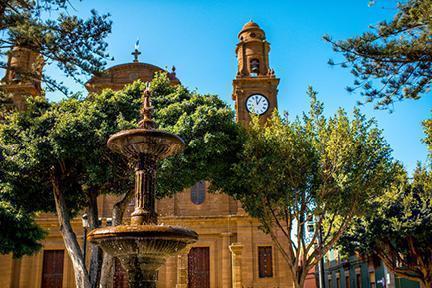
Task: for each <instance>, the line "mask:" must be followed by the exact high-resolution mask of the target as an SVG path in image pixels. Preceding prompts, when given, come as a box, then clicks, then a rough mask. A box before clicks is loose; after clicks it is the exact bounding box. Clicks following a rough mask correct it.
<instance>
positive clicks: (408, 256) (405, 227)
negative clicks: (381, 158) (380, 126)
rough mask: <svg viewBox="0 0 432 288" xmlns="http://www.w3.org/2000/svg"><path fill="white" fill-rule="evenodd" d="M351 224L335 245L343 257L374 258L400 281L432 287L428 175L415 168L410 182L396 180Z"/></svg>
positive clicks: (431, 201) (402, 175)
mask: <svg viewBox="0 0 432 288" xmlns="http://www.w3.org/2000/svg"><path fill="white" fill-rule="evenodd" d="M372 205H373V207H374V209H373V210H372V211H373V213H369V214H367V215H364V216H363V217H360V218H357V219H356V220H355V221H354V225H353V226H352V227H351V228H350V229H349V230H348V231H347V233H346V235H344V236H343V237H342V238H341V240H340V242H339V245H340V246H341V247H342V248H343V251H344V252H345V253H347V254H352V253H361V254H363V255H377V256H378V257H380V258H381V259H382V260H383V261H384V263H385V264H386V266H387V267H388V268H389V269H391V270H393V271H394V272H395V273H397V274H399V276H402V277H408V278H410V279H414V280H417V281H420V282H421V283H425V284H428V285H431V284H432V250H431V243H432V232H431V231H432V172H431V170H430V169H427V168H426V167H422V166H420V165H419V166H418V167H417V169H416V171H415V172H414V177H413V178H412V180H410V179H408V177H407V175H406V173H405V171H403V169H402V168H400V172H399V177H398V178H397V180H396V181H395V182H394V184H393V185H392V187H391V189H389V190H388V191H387V193H386V194H384V195H383V196H382V197H378V198H376V199H375V200H374V201H373V202H372ZM426 287H430V286H426Z"/></svg>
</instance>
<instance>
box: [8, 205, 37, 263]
mask: <svg viewBox="0 0 432 288" xmlns="http://www.w3.org/2000/svg"><path fill="white" fill-rule="evenodd" d="M0 227H1V229H2V233H0V254H6V253H9V252H11V251H13V252H14V257H21V256H22V255H26V254H27V255H29V254H32V253H33V252H34V251H37V250H39V249H40V248H41V247H42V245H41V244H40V243H39V242H38V241H40V240H41V239H42V238H43V237H44V236H45V232H44V231H42V230H41V229H40V228H39V226H37V225H36V223H34V221H33V215H31V214H30V215H29V214H27V213H26V212H25V211H23V210H17V209H15V208H14V207H12V205H11V204H10V203H7V202H5V201H0Z"/></svg>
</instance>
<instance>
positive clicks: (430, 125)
mask: <svg viewBox="0 0 432 288" xmlns="http://www.w3.org/2000/svg"><path fill="white" fill-rule="evenodd" d="M423 130H424V132H425V134H426V137H425V138H423V139H422V141H423V143H425V144H426V145H427V147H428V151H429V160H431V161H432V118H431V119H426V120H424V121H423Z"/></svg>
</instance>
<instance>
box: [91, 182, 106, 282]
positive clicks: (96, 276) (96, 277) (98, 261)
mask: <svg viewBox="0 0 432 288" xmlns="http://www.w3.org/2000/svg"><path fill="white" fill-rule="evenodd" d="M97 196H98V193H97V191H96V190H95V189H90V190H89V192H88V217H89V226H90V229H91V230H93V229H96V228H99V217H98V206H97ZM102 253H103V251H102V249H101V248H99V247H98V246H96V245H94V244H90V255H91V256H90V269H89V274H90V275H89V276H90V284H91V287H92V288H97V287H99V281H100V276H101V266H102Z"/></svg>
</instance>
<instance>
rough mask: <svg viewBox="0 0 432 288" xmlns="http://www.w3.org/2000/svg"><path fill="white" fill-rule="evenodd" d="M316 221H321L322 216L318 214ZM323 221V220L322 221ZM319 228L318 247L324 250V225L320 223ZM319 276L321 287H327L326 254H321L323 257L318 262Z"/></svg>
mask: <svg viewBox="0 0 432 288" xmlns="http://www.w3.org/2000/svg"><path fill="white" fill-rule="evenodd" d="M315 219H316V223H319V222H320V220H321V219H320V216H316V218H315ZM321 223H322V222H321ZM317 228H318V229H319V230H318V249H321V250H322V245H323V243H322V241H323V239H322V226H321V225H319V227H317ZM318 274H319V275H318V276H319V279H318V280H319V287H320V288H325V266H324V255H321V259H320V262H319V264H318Z"/></svg>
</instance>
